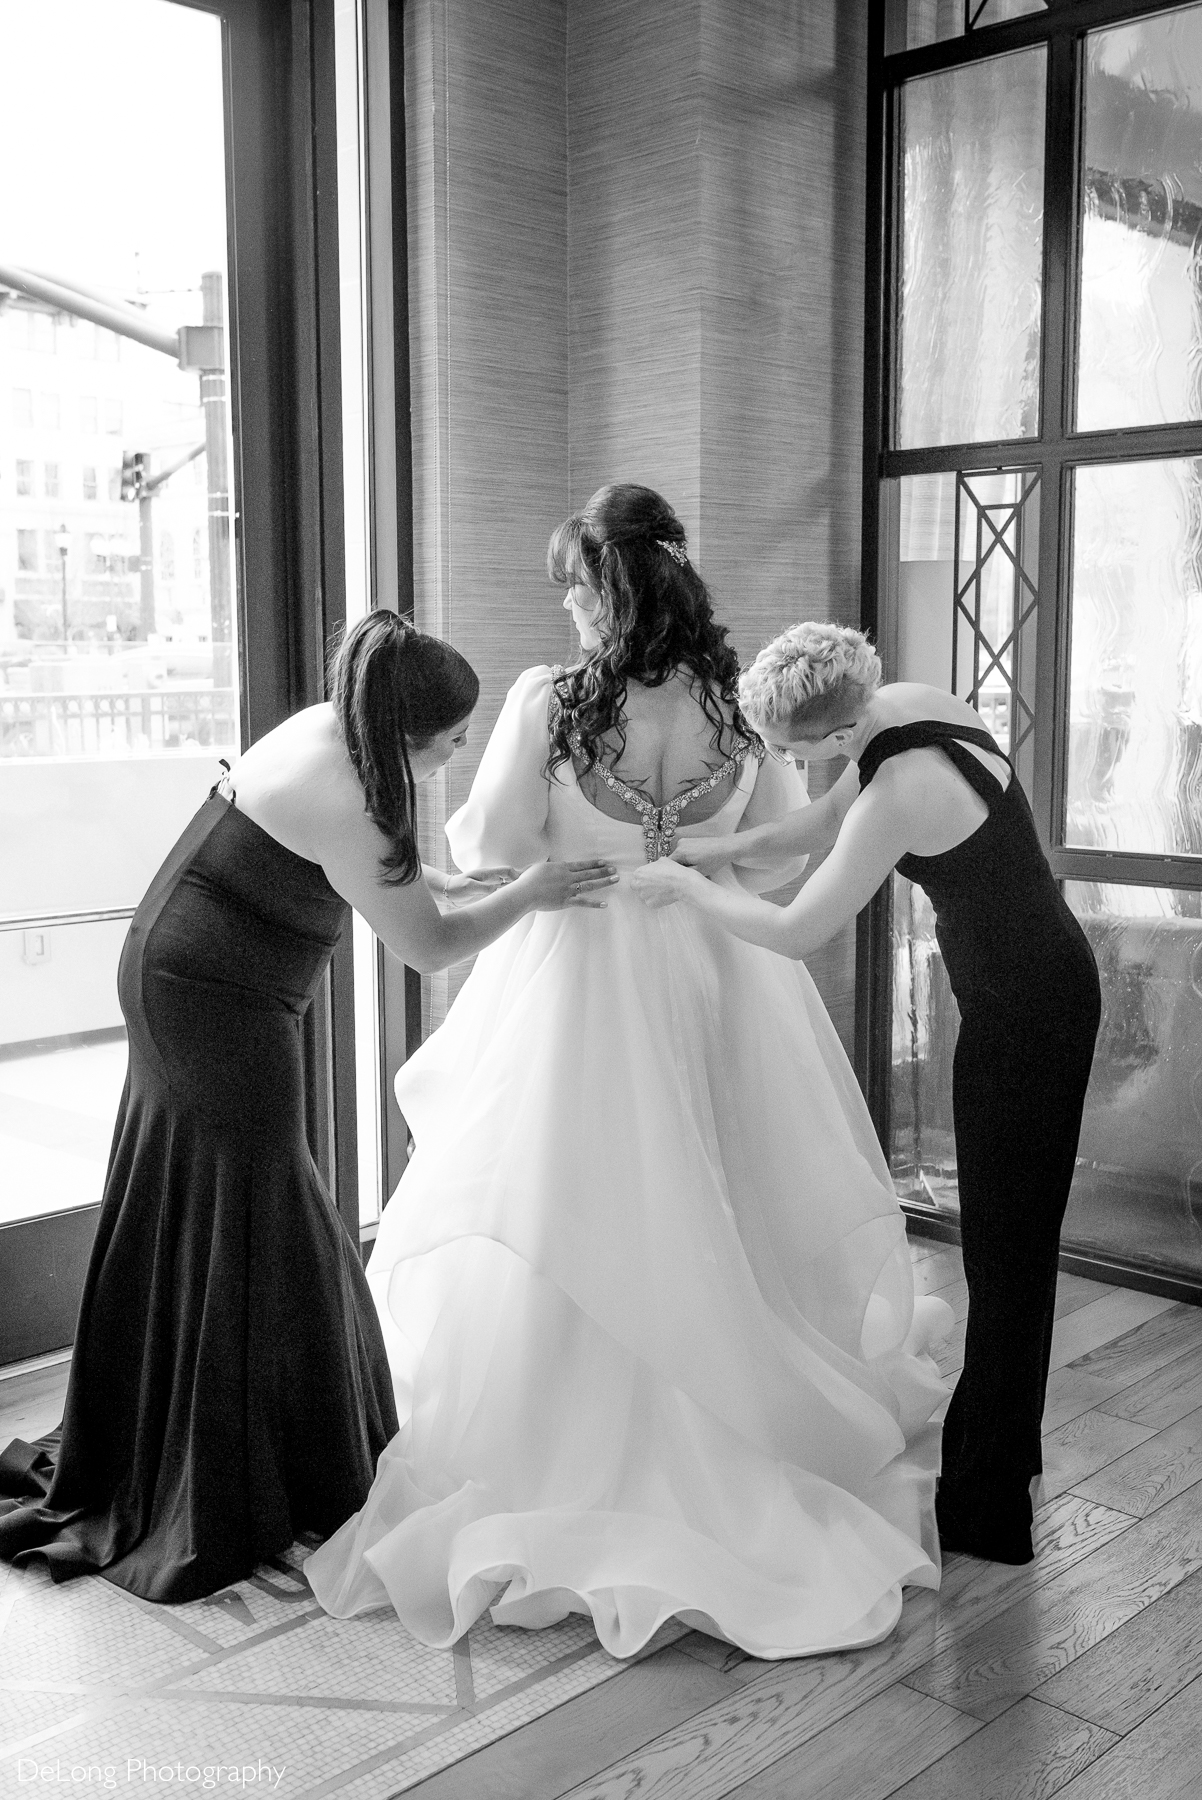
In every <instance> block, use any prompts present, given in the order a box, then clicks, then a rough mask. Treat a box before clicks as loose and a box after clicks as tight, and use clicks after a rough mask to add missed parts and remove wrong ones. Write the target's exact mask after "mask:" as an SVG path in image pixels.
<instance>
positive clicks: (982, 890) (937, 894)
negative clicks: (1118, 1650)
mask: <svg viewBox="0 0 1202 1800" xmlns="http://www.w3.org/2000/svg"><path fill="white" fill-rule="evenodd" d="M879 680H880V665H879V662H878V661H877V658H876V654H875V652H874V651H873V650H872V647H871V645H869V644H868V643H867V640H866V639H865V638H864V637H863V636H862V635H861V633H859V632H856V631H851V630H849V629H848V628H846V627H840V626H835V625H827V624H814V625H800V626H796V627H794V628H793V629H792V631H789V632H786V633H784V635H783V636H782V637H781V638H779V639H777V640H776V641H775V643H773V644H771V645H769V646H768V648H767V649H766V650H765V651H763V652H761V655H760V657H759V658H758V659H757V662H756V663H755V664H754V665H753V667H752V668H751V669H750V670H749V671H747V673H746V674H745V675H744V677H743V682H742V684H741V686H740V700H741V703H742V706H743V711H744V714H745V715H746V716H747V718H748V719H749V721H750V722H751V723H752V724H753V725H754V726H755V727H756V729H757V730H758V731H760V733H761V735H762V736H763V737H764V738H765V741H766V742H767V743H768V744H769V746H770V747H776V748H777V749H778V750H780V751H782V752H791V753H795V754H796V755H797V756H798V757H799V759H802V760H825V759H826V758H828V757H831V756H834V755H838V754H845V755H848V756H850V757H851V759H852V765H853V766H852V767H851V768H849V769H848V770H847V771H846V772H845V774H844V776H843V777H842V778H841V779H840V781H839V782H838V783H837V784H836V785H835V787H834V788H832V789H831V791H830V793H829V794H827V795H826V796H824V798H823V799H822V800H821V801H819V802H817V803H816V804H815V805H814V806H811V807H809V808H807V809H806V810H805V811H803V812H801V813H797V814H793V815H792V816H791V818H790V819H787V820H785V821H782V822H780V823H778V824H776V825H773V826H764V827H760V828H758V829H757V830H754V831H749V832H748V833H746V834H745V836H743V837H740V836H739V835H736V836H735V837H734V838H731V839H724V840H715V839H710V840H706V841H705V842H704V843H703V842H701V841H698V843H696V844H693V845H689V846H687V847H685V848H684V849H683V850H682V851H681V852H678V854H677V860H676V862H675V864H674V865H669V866H664V865H655V866H654V867H649V868H648V869H646V870H644V871H642V872H641V873H640V875H639V876H638V877H637V879H636V883H635V885H636V886H639V887H641V888H642V890H643V895H644V898H645V899H646V900H647V901H648V903H649V904H652V905H656V904H659V905H662V904H666V903H669V902H670V901H672V900H678V899H683V900H687V901H688V902H690V903H691V904H693V905H695V906H697V907H699V908H701V910H703V911H705V912H707V913H709V914H710V915H711V916H712V917H714V918H715V919H717V920H719V921H720V922H721V923H722V924H724V925H725V926H726V927H727V928H728V929H729V930H731V931H733V932H734V933H735V934H736V935H738V936H740V937H743V938H746V939H748V940H749V941H751V942H754V943H760V944H766V945H767V946H768V947H769V948H772V949H776V950H779V951H782V952H783V953H784V954H786V955H793V956H799V955H803V954H806V953H808V952H809V951H810V950H811V949H813V948H815V947H816V946H817V945H818V944H819V943H821V942H823V941H824V939H825V938H827V937H829V936H830V935H831V934H832V933H833V932H834V931H835V930H837V929H839V927H840V926H841V925H843V924H844V923H846V922H847V921H848V920H849V919H850V918H851V917H852V916H854V914H855V913H856V912H857V911H858V910H859V908H860V907H861V906H863V905H864V904H865V903H866V901H867V900H868V899H869V898H870V896H871V894H872V893H873V892H874V891H875V889H876V888H877V887H878V886H879V885H880V881H881V879H882V878H883V877H884V876H885V875H886V874H887V873H888V870H889V868H890V866H893V867H896V868H897V869H898V870H899V871H900V872H901V874H903V875H905V876H907V877H908V878H909V879H910V880H911V881H914V882H916V883H918V885H919V886H921V887H922V888H923V889H924V890H925V892H926V893H927V895H928V897H929V899H930V901H931V904H932V907H933V909H934V912H935V921H936V923H935V932H936V937H937V939H938V943H939V948H940V951H941V952H942V955H943V960H944V965H945V967H946V969H947V973H948V978H949V980H950V983H951V987H952V991H953V993H954V994H955V996H956V1001H957V1003H958V1005H959V1008H960V1016H961V1022H960V1035H959V1039H958V1041H957V1045H956V1053H955V1062H954V1068H953V1109H954V1122H955V1134H956V1158H957V1171H958V1181H959V1192H960V1224H961V1241H962V1245H963V1251H964V1273H965V1278H966V1281H967V1284H968V1295H969V1306H968V1327H967V1340H966V1344H965V1352H964V1369H963V1372H962V1374H961V1376H960V1379H959V1382H958V1383H957V1385H956V1390H955V1393H954V1395H953V1397H952V1401H951V1405H950V1407H949V1409H948V1413H947V1419H946V1423H945V1425H944V1446H943V1471H942V1475H941V1478H940V1484H939V1491H938V1495H937V1498H936V1510H937V1514H938V1519H939V1531H940V1540H941V1542H942V1543H943V1546H944V1548H945V1549H956V1550H966V1551H969V1552H972V1553H975V1554H977V1555H981V1556H985V1557H989V1558H992V1559H994V1560H997V1561H1002V1562H1026V1561H1029V1560H1030V1557H1031V1555H1032V1546H1031V1501H1030V1492H1029V1484H1030V1480H1031V1477H1032V1476H1033V1475H1035V1474H1037V1473H1038V1472H1039V1471H1040V1470H1041V1468H1042V1457H1041V1450H1040V1422H1041V1418H1042V1414H1043V1403H1044V1393H1045V1389H1046V1385H1047V1373H1048V1358H1049V1353H1050V1349H1051V1336H1052V1320H1053V1309H1054V1304H1055V1296H1056V1271H1057V1260H1058V1252H1059V1239H1060V1226H1061V1222H1062V1220H1063V1218H1064V1211H1065V1207H1066V1206H1067V1204H1068V1196H1069V1188H1070V1185H1071V1182H1072V1176H1073V1167H1074V1162H1075V1158H1076V1151H1077V1141H1078V1137H1079V1134H1080V1128H1081V1114H1082V1109H1083V1106H1084V1102H1085V1090H1086V1086H1087V1084H1088V1081H1089V1072H1090V1066H1091V1062H1092V1058H1093V1047H1094V1040H1095V1037H1096V1035H1097V1029H1098V1022H1099V1018H1100V1013H1101V999H1100V991H1099V983H1098V973H1097V968H1096V965H1095V963H1094V958H1093V953H1092V952H1091V950H1090V948H1089V944H1088V942H1087V941H1086V938H1085V935H1084V933H1083V932H1082V930H1081V927H1080V926H1079V925H1078V923H1077V921H1076V920H1075V919H1074V917H1073V915H1072V913H1071V912H1070V911H1069V908H1068V906H1067V905H1066V904H1065V901H1064V898H1063V896H1062V895H1061V893H1060V890H1059V888H1058V887H1057V885H1056V882H1055V880H1054V879H1053V876H1052V872H1051V869H1050V868H1049V866H1048V862H1047V858H1046V857H1045V856H1044V854H1043V851H1042V849H1041V848H1040V844H1039V840H1038V837H1037V834H1036V830H1035V822H1034V819H1033V817H1032V815H1031V809H1030V806H1029V805H1028V803H1027V799H1026V795H1025V794H1024V793H1023V790H1022V787H1021V785H1020V784H1019V782H1018V780H1017V778H1016V777H1015V775H1014V773H1013V770H1011V769H1009V764H1008V763H1006V759H1005V758H1004V757H1003V756H1002V755H1001V752H1000V751H999V750H998V746H997V744H996V742H995V741H994V739H993V738H992V737H991V736H990V734H989V733H988V732H987V731H985V730H984V729H983V728H982V727H981V722H980V720H979V718H977V716H976V714H975V713H973V712H972V711H971V709H970V708H969V707H968V706H967V705H965V704H964V702H962V701H959V700H956V699H955V698H954V697H953V696H950V695H948V694H946V693H944V692H943V691H942V690H939V689H933V688H926V687H923V686H920V685H919V684H913V683H906V684H896V685H894V686H892V687H887V688H880V687H879V686H878V683H879ZM930 714H934V715H935V716H928V715H930ZM939 715H942V716H939ZM970 744H972V745H976V746H978V747H979V749H980V750H981V751H983V752H984V753H986V756H987V757H988V758H989V765H992V766H989V765H987V763H986V762H984V761H982V760H981V759H980V758H979V757H978V756H976V755H974V754H973V753H972V751H971V750H969V749H968V748H966V746H967V745H970ZM931 749H933V750H935V751H937V753H938V754H939V757H940V758H941V759H946V762H947V763H950V764H951V765H952V767H953V768H954V769H955V771H956V772H957V774H958V776H959V777H961V778H962V780H963V782H965V783H967V786H968V788H969V789H970V790H971V793H972V794H973V795H975V796H976V797H977V800H978V801H979V802H980V803H981V805H980V806H978V807H977V808H976V810H975V814H973V815H972V816H970V817H969V818H968V819H967V822H965V813H964V802H965V796H964V795H963V794H962V793H961V792H959V791H958V789H957V786H956V784H955V783H954V782H953V783H949V782H948V780H947V779H946V774H945V773H944V772H941V771H940V770H939V769H932V767H931V764H930V762H929V759H928V760H925V761H921V760H914V759H912V760H911V761H910V762H909V763H908V764H905V765H899V766H898V769H897V772H896V775H895V776H894V778H893V781H892V784H891V786H890V789H889V798H888V801H887V802H882V803H878V804H876V805H875V806H874V805H873V803H872V801H870V800H869V797H868V796H869V789H870V787H871V784H872V783H873V780H874V778H875V777H877V776H878V773H879V771H880V770H881V767H882V765H883V764H886V763H887V762H889V761H890V760H891V759H893V758H895V757H898V756H901V755H904V754H905V753H907V752H909V751H914V750H931ZM1003 765H1004V767H1005V768H1006V769H1008V770H1009V779H1008V782H1007V783H1006V785H1003V780H1002V778H1001V776H1002V769H1003ZM994 770H996V771H997V773H995V772H994ZM981 806H983V807H984V810H985V816H984V818H983V819H980V817H979V815H980V810H981ZM973 817H976V818H977V820H978V822H977V823H976V824H975V826H974V825H973V823H972V818H973ZM845 822H846V823H845ZM931 832H934V833H936V835H943V836H946V837H948V838H949V839H950V840H951V843H950V848H945V849H943V850H940V851H939V852H937V853H934V854H924V855H918V854H915V853H914V851H913V850H911V849H910V848H909V847H908V845H909V841H910V840H911V839H915V840H916V841H918V842H920V843H922V842H926V841H929V834H930V833H931ZM832 846H834V848H831V847H832ZM824 848H831V854H830V856H829V857H828V859H827V861H826V863H824V864H823V865H822V867H821V869H820V870H818V871H817V872H816V873H815V875H814V876H813V877H812V879H811V881H810V882H809V883H807V885H806V886H805V887H804V888H803V889H802V892H801V894H800V895H799V896H798V898H797V899H796V900H795V901H794V902H793V903H792V904H791V905H790V906H788V907H783V908H779V907H769V906H765V905H764V904H763V903H762V902H760V901H756V900H752V899H751V898H750V897H749V896H744V895H742V894H739V893H737V892H735V891H733V890H732V889H730V888H729V887H727V886H721V887H720V886H717V885H715V884H714V883H711V882H709V881H705V880H703V879H702V877H701V873H700V871H701V870H705V871H708V872H714V871H715V870H716V869H717V868H719V867H720V866H722V864H723V863H724V862H725V863H729V862H734V864H735V866H736V867H738V866H739V865H744V866H748V867H757V868H763V867H765V866H771V865H772V864H773V863H774V862H777V861H781V862H783V861H784V860H785V859H786V858H787V857H788V856H792V855H796V854H797V853H798V852H799V851H802V850H822V849H824ZM682 862H687V863H690V864H692V865H693V867H691V868H681V867H680V866H679V865H680V863H682Z"/></svg>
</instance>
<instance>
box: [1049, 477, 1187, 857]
mask: <svg viewBox="0 0 1202 1800" xmlns="http://www.w3.org/2000/svg"><path fill="white" fill-rule="evenodd" d="M1073 490H1074V507H1073V559H1072V583H1073V585H1072V639H1071V659H1072V660H1071V675H1070V702H1069V753H1068V787H1067V797H1066V798H1067V820H1066V840H1065V841H1066V842H1067V843H1068V844H1070V845H1074V846H1091V847H1098V848H1104V849H1107V850H1122V851H1138V852H1145V853H1147V852H1152V853H1157V852H1158V853H1161V854H1168V855H1179V856H1189V855H1199V854H1202V460H1199V459H1196V458H1174V459H1172V460H1163V461H1148V462H1136V463H1108V464H1094V465H1090V466H1087V467H1083V468H1079V469H1077V470H1075V471H1074V484H1073Z"/></svg>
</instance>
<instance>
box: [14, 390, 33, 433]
mask: <svg viewBox="0 0 1202 1800" xmlns="http://www.w3.org/2000/svg"><path fill="white" fill-rule="evenodd" d="M13 424H14V425H15V426H16V427H17V428H18V430H20V429H21V427H23V426H25V427H28V426H31V425H32V424H33V390H32V389H31V388H14V389H13Z"/></svg>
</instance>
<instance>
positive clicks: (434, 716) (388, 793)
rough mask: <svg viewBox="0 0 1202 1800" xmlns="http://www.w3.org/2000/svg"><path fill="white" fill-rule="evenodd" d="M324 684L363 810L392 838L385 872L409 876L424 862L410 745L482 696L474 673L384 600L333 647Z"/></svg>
mask: <svg viewBox="0 0 1202 1800" xmlns="http://www.w3.org/2000/svg"><path fill="white" fill-rule="evenodd" d="M329 687H330V698H331V700H332V702H333V706H334V713H335V716H336V717H337V720H338V726H339V730H340V731H341V732H342V739H343V742H344V743H345V745H346V751H347V755H348V756H349V757H350V759H351V766H352V767H353V769H354V771H355V774H356V775H357V776H358V778H359V783H360V786H361V787H362V789H363V795H364V800H365V803H366V810H367V812H368V814H369V815H370V817H371V819H372V821H373V822H374V824H375V825H376V826H377V828H378V829H379V830H380V831H381V832H382V833H383V835H384V836H385V837H386V838H387V839H388V841H389V848H388V850H387V852H386V853H385V855H384V856H382V857H381V859H380V866H381V870H382V879H383V880H384V881H385V882H387V883H389V884H390V885H392V884H395V885H402V884H404V883H406V882H410V881H414V880H416V878H417V876H418V875H420V873H421V866H422V865H421V855H420V852H419V850H418V844H417V791H416V787H415V784H414V780H413V770H412V768H411V767H410V764H409V749H410V747H411V746H412V748H414V749H420V748H421V746H422V745H423V744H426V743H428V742H429V740H430V739H431V738H432V737H437V735H438V733H439V732H441V731H448V730H449V729H450V728H451V726H452V725H458V724H461V723H462V721H463V720H464V719H466V718H467V716H468V714H469V713H470V712H471V711H472V709H473V707H474V706H475V704H476V701H477V699H478V698H479V695H480V683H479V681H478V680H477V678H476V672H475V670H474V669H473V668H472V666H471V664H470V663H469V662H468V661H467V659H466V658H465V657H462V656H460V654H459V652H458V650H454V649H452V647H451V645H450V644H445V643H443V641H442V639H441V638H433V637H427V636H426V635H425V633H424V632H420V631H416V630H415V629H414V627H413V626H412V625H411V624H410V623H409V621H408V619H405V618H403V617H402V616H401V615H400V614H399V613H394V612H389V611H387V610H386V609H385V608H383V607H381V608H379V609H377V610H376V611H375V612H370V613H368V615H367V617H366V618H364V619H360V620H359V622H358V623H357V624H356V625H353V626H352V627H351V629H350V630H349V631H348V632H347V634H346V636H345V637H344V638H343V640H342V643H341V644H340V645H339V646H338V648H337V649H336V650H335V652H334V654H333V656H332V657H331V660H330V675H329Z"/></svg>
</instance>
